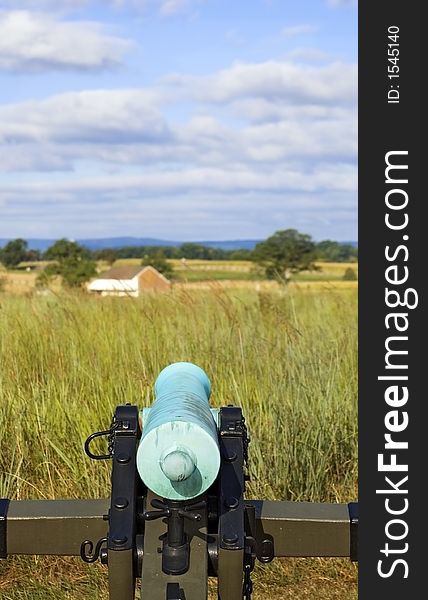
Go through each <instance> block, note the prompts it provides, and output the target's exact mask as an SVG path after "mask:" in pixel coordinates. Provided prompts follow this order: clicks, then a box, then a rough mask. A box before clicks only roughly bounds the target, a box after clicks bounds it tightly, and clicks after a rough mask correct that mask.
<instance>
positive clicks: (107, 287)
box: [87, 266, 171, 298]
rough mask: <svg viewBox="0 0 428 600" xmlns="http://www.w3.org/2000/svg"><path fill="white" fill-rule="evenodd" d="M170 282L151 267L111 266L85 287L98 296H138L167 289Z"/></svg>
mask: <svg viewBox="0 0 428 600" xmlns="http://www.w3.org/2000/svg"><path fill="white" fill-rule="evenodd" d="M170 287H171V282H170V281H169V280H168V279H167V278H166V277H164V275H162V273H159V271H157V270H156V269H154V268H153V267H150V266H148V267H142V266H121V267H112V268H111V269H110V270H109V271H106V272H105V273H101V275H100V276H99V278H98V279H94V280H93V281H91V282H90V283H89V284H88V286H87V289H88V291H89V292H91V293H94V294H98V295H100V296H131V297H134V298H136V297H138V296H139V295H140V294H141V292H144V291H165V290H169V289H170Z"/></svg>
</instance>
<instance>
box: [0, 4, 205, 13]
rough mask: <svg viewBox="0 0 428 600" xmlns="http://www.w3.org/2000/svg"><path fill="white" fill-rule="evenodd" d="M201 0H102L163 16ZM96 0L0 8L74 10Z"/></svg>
mask: <svg viewBox="0 0 428 600" xmlns="http://www.w3.org/2000/svg"><path fill="white" fill-rule="evenodd" d="M200 1H201V0H104V4H106V5H107V6H110V7H113V8H117V9H121V8H126V7H131V8H133V9H135V10H146V9H148V8H151V7H152V8H154V9H155V10H158V11H159V12H160V14H161V15H163V16H167V17H168V16H171V15H175V14H177V13H180V12H185V11H187V10H188V9H189V8H190V7H191V5H192V4H194V3H195V2H200ZM97 3H99V2H97V1H96V0H0V10H1V9H2V8H5V9H15V10H29V11H36V12H38V11H48V12H56V13H58V12H59V13H61V12H62V13H63V12H74V11H76V10H78V9H79V8H81V7H82V6H88V5H91V4H97Z"/></svg>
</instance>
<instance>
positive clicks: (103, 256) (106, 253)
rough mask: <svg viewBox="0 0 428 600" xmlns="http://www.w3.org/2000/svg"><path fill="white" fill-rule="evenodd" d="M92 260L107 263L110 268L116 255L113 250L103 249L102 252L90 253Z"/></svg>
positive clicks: (116, 257)
mask: <svg viewBox="0 0 428 600" xmlns="http://www.w3.org/2000/svg"><path fill="white" fill-rule="evenodd" d="M92 256H93V258H94V260H103V261H105V262H106V263H108V264H109V265H110V266H111V265H112V264H113V263H114V261H115V260H117V259H118V258H119V257H118V253H117V251H116V250H114V249H113V248H103V249H102V250H95V252H93V253H92Z"/></svg>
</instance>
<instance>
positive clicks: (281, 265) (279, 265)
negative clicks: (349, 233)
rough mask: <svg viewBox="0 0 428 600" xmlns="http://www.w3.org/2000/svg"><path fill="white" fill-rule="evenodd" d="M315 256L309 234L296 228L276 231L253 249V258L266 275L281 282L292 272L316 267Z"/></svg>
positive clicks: (284, 281)
mask: <svg viewBox="0 0 428 600" xmlns="http://www.w3.org/2000/svg"><path fill="white" fill-rule="evenodd" d="M315 258H316V253H315V244H314V242H313V241H312V238H311V236H310V235H307V234H305V233H299V232H298V231H297V230H296V229H284V230H282V231H277V232H276V233H274V234H273V235H272V236H271V237H269V238H267V240H265V241H264V242H260V243H259V244H257V245H256V247H255V249H254V251H253V260H255V261H256V262H257V263H258V264H259V265H261V266H262V267H263V268H264V270H265V274H266V277H267V278H268V279H276V280H278V281H280V282H282V283H287V282H288V281H289V279H290V278H291V275H292V274H293V273H298V272H299V271H305V270H315V269H317V268H318V267H317V266H316V265H315V263H314V261H315Z"/></svg>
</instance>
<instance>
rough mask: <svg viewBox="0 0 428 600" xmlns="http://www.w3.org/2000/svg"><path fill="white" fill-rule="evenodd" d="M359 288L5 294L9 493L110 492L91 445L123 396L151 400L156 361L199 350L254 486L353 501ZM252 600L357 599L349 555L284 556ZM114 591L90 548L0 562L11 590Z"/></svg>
mask: <svg viewBox="0 0 428 600" xmlns="http://www.w3.org/2000/svg"><path fill="white" fill-rule="evenodd" d="M356 300H357V299H356V290H355V289H343V290H334V289H319V290H317V292H316V293H308V292H306V291H304V290H298V289H295V290H287V291H285V292H278V291H275V290H273V291H259V292H257V291H256V290H251V289H246V290H228V291H225V290H222V289H220V288H219V289H212V290H207V291H203V290H194V291H187V290H185V289H176V290H174V291H172V292H171V293H169V294H163V295H160V294H159V295H147V296H144V297H143V298H140V299H131V298H125V299H123V298H120V299H114V298H92V297H88V296H85V295H80V294H77V295H71V294H67V295H66V294H59V295H53V296H49V297H37V296H33V297H13V296H6V295H3V296H2V297H0V361H1V362H0V497H2V496H3V497H9V498H17V499H23V498H55V497H56V498H61V497H62V498H66V497H67V498H79V497H80V498H83V497H91V498H96V497H106V496H108V495H109V465H107V464H106V463H99V462H98V463H95V462H93V461H90V460H89V459H88V458H87V457H86V456H85V454H84V452H83V442H84V440H85V438H86V437H87V435H88V434H89V433H91V432H93V431H96V430H99V429H104V428H107V427H108V425H109V423H110V420H111V415H112V413H113V411H114V408H115V406H116V405H117V404H120V403H126V402H131V403H133V404H135V403H136V404H138V405H139V406H141V407H142V406H147V405H149V404H150V402H151V398H152V385H153V382H154V380H155V378H156V376H157V374H158V373H159V372H160V370H161V369H162V368H163V367H165V366H166V365H168V364H169V363H171V362H175V361H181V360H183V361H192V362H195V363H196V364H198V365H200V366H201V367H202V368H203V369H205V370H206V372H207V373H208V375H209V377H210V379H211V381H212V387H213V394H212V404H213V405H214V406H221V405H224V404H230V403H233V404H238V405H240V406H241V407H242V408H243V411H244V415H245V417H246V420H247V424H248V428H249V432H250V437H251V444H250V449H249V454H250V465H249V466H250V473H251V477H252V480H251V482H250V484H249V487H248V489H247V497H251V498H266V499H284V500H297V501H299V500H310V501H333V502H334V501H342V502H347V501H351V500H354V499H355V498H356V496H357V491H356V481H357V318H356V315H357V309H356ZM254 579H255V581H256V589H258V590H259V591H258V592H257V593H254V596H253V597H254V599H255V600H257V599H258V598H263V597H266V594H267V593H269V595H270V597H271V598H272V599H274V598H278V599H279V598H283V599H289V598H290V599H291V598H293V599H294V600H295V599H296V598H297V599H299V600H300V599H302V600H303V599H306V598H317V599H319V600H321V599H325V600H327V599H328V600H332V599H338V600H339V599H340V600H351V599H355V598H356V569H355V567H354V565H351V564H350V563H349V562H348V561H345V560H339V559H331V560H320V559H312V560H309V559H307V560H306V559H299V560H297V559H288V560H282V561H278V560H277V561H274V563H272V564H271V565H269V566H263V567H258V568H257V572H256V573H255V576H254ZM76 597H80V598H81V599H82V600H96V599H98V598H99V599H101V598H106V597H107V595H106V571H105V567H96V566H88V565H84V564H83V563H81V561H80V560H79V559H58V558H57V559H50V558H43V559H41V558H34V559H33V558H14V559H8V561H7V562H5V563H1V564H0V598H1V599H2V600H18V599H19V600H30V599H31V600H41V599H42V598H43V599H48V600H50V599H53V598H55V599H56V600H67V599H70V600H71V598H76Z"/></svg>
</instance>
